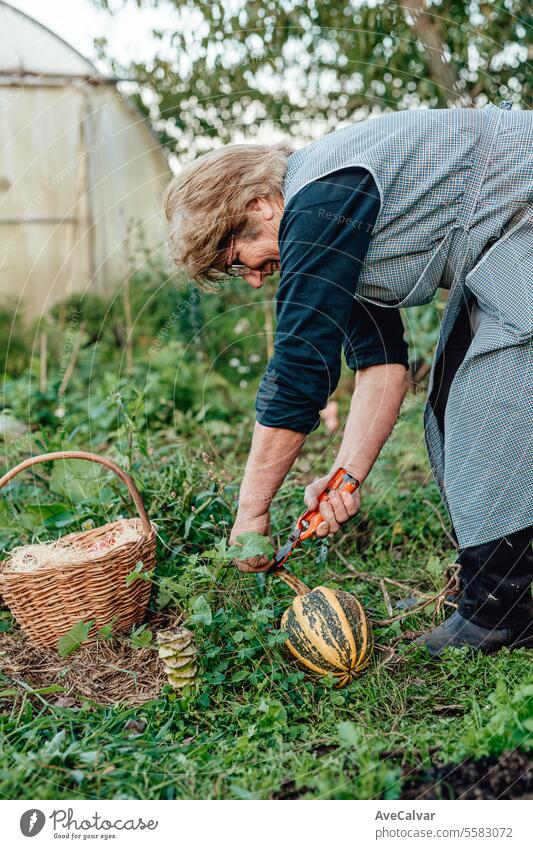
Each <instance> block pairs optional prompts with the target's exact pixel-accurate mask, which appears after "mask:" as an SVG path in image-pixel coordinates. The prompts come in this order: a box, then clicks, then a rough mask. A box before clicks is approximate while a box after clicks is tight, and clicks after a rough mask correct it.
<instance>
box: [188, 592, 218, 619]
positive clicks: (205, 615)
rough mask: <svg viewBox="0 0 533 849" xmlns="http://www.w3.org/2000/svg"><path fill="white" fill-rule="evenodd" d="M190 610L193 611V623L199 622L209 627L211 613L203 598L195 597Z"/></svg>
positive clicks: (211, 617)
mask: <svg viewBox="0 0 533 849" xmlns="http://www.w3.org/2000/svg"><path fill="white" fill-rule="evenodd" d="M192 609H193V611H194V612H193V615H192V616H191V619H192V621H193V622H201V623H202V624H203V625H211V622H212V621H213V612H212V610H211V608H210V607H209V604H208V603H207V600H206V598H205V596H203V595H199V596H197V597H196V598H195V599H194V601H193V605H192Z"/></svg>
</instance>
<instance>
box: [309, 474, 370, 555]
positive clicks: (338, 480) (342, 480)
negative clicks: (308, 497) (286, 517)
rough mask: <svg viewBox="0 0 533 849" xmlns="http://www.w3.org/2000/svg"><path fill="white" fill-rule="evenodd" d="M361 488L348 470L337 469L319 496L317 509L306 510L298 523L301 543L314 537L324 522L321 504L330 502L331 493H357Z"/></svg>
mask: <svg viewBox="0 0 533 849" xmlns="http://www.w3.org/2000/svg"><path fill="white" fill-rule="evenodd" d="M359 487H360V483H359V481H358V480H357V478H354V477H353V475H351V474H350V473H349V472H347V471H346V469H342V468H340V469H337V471H336V472H335V473H334V474H333V475H332V476H331V478H330V479H329V481H328V482H327V484H326V486H325V487H324V489H323V490H322V492H321V493H320V495H319V496H318V507H315V509H314V510H306V511H305V513H302V515H301V516H300V518H299V519H298V521H297V522H296V527H297V528H298V530H299V531H300V542H301V541H303V540H304V539H309V537H312V536H313V535H314V533H315V532H316V529H317V528H318V526H319V525H320V523H321V522H323V521H324V517H323V516H322V514H321V512H320V504H321V502H322V501H327V500H328V498H329V494H330V492H333V490H336V491H337V492H355V490H356V489H359Z"/></svg>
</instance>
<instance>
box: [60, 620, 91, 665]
mask: <svg viewBox="0 0 533 849" xmlns="http://www.w3.org/2000/svg"><path fill="white" fill-rule="evenodd" d="M94 623H95V620H94V619H90V620H89V621H88V622H76V624H75V625H73V626H72V628H71V629H70V631H69V632H68V633H67V634H63V636H62V637H60V638H59V640H58V642H57V652H58V654H59V657H68V655H69V654H72V652H74V651H76V649H79V647H80V646H81V644H82V643H84V642H85V640H86V639H87V637H88V636H89V631H90V630H91V628H92V626H93V625H94Z"/></svg>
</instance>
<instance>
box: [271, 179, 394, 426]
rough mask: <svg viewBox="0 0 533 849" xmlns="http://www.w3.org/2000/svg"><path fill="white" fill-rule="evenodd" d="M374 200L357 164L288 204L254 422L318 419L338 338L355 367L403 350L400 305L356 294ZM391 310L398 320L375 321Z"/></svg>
mask: <svg viewBox="0 0 533 849" xmlns="http://www.w3.org/2000/svg"><path fill="white" fill-rule="evenodd" d="M379 207H380V199H379V193H378V190H377V186H376V184H375V182H374V180H373V178H372V175H371V174H370V173H369V172H367V171H366V170H364V169H359V168H349V169H343V170H342V171H338V172H335V173H334V174H332V175H331V174H330V175H328V176H327V177H325V178H322V179H321V180H315V181H313V182H312V183H310V184H309V185H307V186H305V187H304V188H303V189H301V190H300V191H299V192H298V193H297V194H296V195H295V197H294V198H292V200H291V201H290V203H289V204H288V205H287V207H286V209H285V211H284V214H283V216H282V220H281V223H280V230H279V244H280V265H281V279H280V284H279V288H278V292H277V296H276V318H277V326H276V336H275V342H274V355H273V357H272V359H271V360H270V362H269V364H268V366H267V369H266V372H265V375H264V377H263V379H262V381H261V384H260V387H259V391H258V393H257V398H256V411H257V420H258V421H259V423H260V424H262V425H265V426H267V427H279V428H287V429H289V430H294V431H297V432H300V433H309V432H310V431H312V430H314V429H315V428H316V427H318V424H319V422H320V416H319V413H320V410H321V409H323V407H325V405H326V403H327V399H328V397H329V395H331V393H332V392H333V391H334V390H335V388H336V386H337V383H338V380H339V376H340V369H341V350H342V348H343V346H344V349H345V353H346V356H347V360H348V363H349V364H350V365H351V366H352V367H354V366H355V367H357V368H362V367H364V365H369V364H374V363H377V362H378V361H381V362H387V361H388V362H391V361H394V360H391V359H390V358H389V354H392V352H393V350H394V352H396V351H398V353H394V354H393V356H398V357H400V356H403V354H402V355H400V353H399V351H400V349H401V347H402V341H403V340H402V334H403V327H402V324H401V318H400V316H399V313H398V311H397V310H393V309H389V308H384V307H383V308H377V312H376V311H374V310H370V309H369V308H367V305H366V304H363V303H362V302H358V301H357V300H354V296H355V293H356V287H357V280H358V277H359V273H360V269H361V267H362V263H363V262H364V257H365V254H366V251H367V248H368V245H369V243H370V239H371V236H372V229H373V227H374V224H375V221H376V218H377V216H378V213H379ZM380 311H381V312H380ZM389 312H391V313H397V315H396V321H394V320H392V322H390V321H389V322H388V323H387V322H386V325H387V326H386V327H385V328H384V327H382V326H381V325H379V326H378V324H377V321H378V316H379V317H380V318H379V320H381V313H382V314H385V313H389ZM398 322H399V324H398ZM389 333H393V339H389V338H388V334H389ZM398 334H399V335H398ZM385 336H387V340H388V341H387V346H385V345H384V344H383V339H384V338H385ZM389 345H390V347H389Z"/></svg>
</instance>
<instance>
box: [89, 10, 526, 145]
mask: <svg viewBox="0 0 533 849" xmlns="http://www.w3.org/2000/svg"><path fill="white" fill-rule="evenodd" d="M94 2H96V3H98V4H99V5H102V6H104V7H105V8H108V9H109V10H110V11H111V12H112V11H113V9H114V8H117V7H118V6H120V5H124V3H127V2H128V0H114V2H113V0H94ZM134 2H135V3H136V5H137V6H140V7H142V6H154V5H165V6H167V7H168V10H169V15H168V21H169V24H168V30H166V31H165V32H158V33H156V36H157V38H159V40H160V43H161V50H160V51H158V54H157V55H156V56H154V58H153V60H152V61H150V62H149V63H147V64H145V63H141V62H139V63H135V64H133V66H132V67H129V68H120V67H117V66H116V64H115V66H114V70H115V72H116V73H117V74H126V75H127V76H129V77H133V78H134V79H135V80H136V81H137V83H138V93H137V99H138V102H139V105H140V106H141V108H143V109H144V111H145V112H146V113H147V114H149V115H150V117H151V119H152V121H153V123H154V125H155V126H156V128H157V130H158V132H159V134H160V136H161V138H162V141H163V142H164V143H165V144H167V145H169V146H170V147H171V148H172V149H174V150H176V151H177V152H178V153H184V154H189V155H194V154H196V153H197V152H198V151H199V150H203V149H206V148H209V147H211V146H212V145H213V143H214V141H215V140H221V141H223V142H227V141H230V140H232V139H234V138H235V135H236V134H238V133H240V134H241V135H242V134H244V135H246V137H248V138H249V137H251V136H254V135H256V134H257V133H258V132H259V130H260V128H261V127H262V126H264V124H265V122H267V123H270V124H271V128H272V130H275V129H277V130H279V134H280V135H287V134H293V135H296V136H298V137H311V136H312V135H313V134H315V133H316V132H317V130H318V131H319V132H320V133H322V132H327V131H328V130H330V129H333V128H334V127H336V126H338V125H339V124H342V123H345V122H347V121H349V120H353V119H354V118H358V117H365V116H366V115H368V114H370V113H375V112H379V111H383V110H391V109H407V108H410V107H416V106H421V105H424V106H430V107H443V106H448V105H452V104H458V105H463V106H467V105H483V104H484V103H486V102H487V101H495V102H499V101H500V100H501V99H510V100H513V101H515V102H517V103H520V104H521V105H522V107H525V108H529V107H530V106H531V102H530V100H531V83H532V80H533V72H532V68H531V64H530V62H531V58H532V57H531V55H530V56H528V44H530V43H531V31H532V24H533V16H532V14H531V4H530V2H529V0H503V2H501V3H483V2H479V0H473V2H471V3H464V2H459V0H399V2H397V3H392V2H388V0H344V2H342V0H234V1H233V2H231V0H210V2H208V3H203V2H199V1H198V0H159V2H158V0H134ZM99 46H100V49H101V51H103V53H105V41H102V40H101V41H100V45H99ZM528 60H529V61H528Z"/></svg>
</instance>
